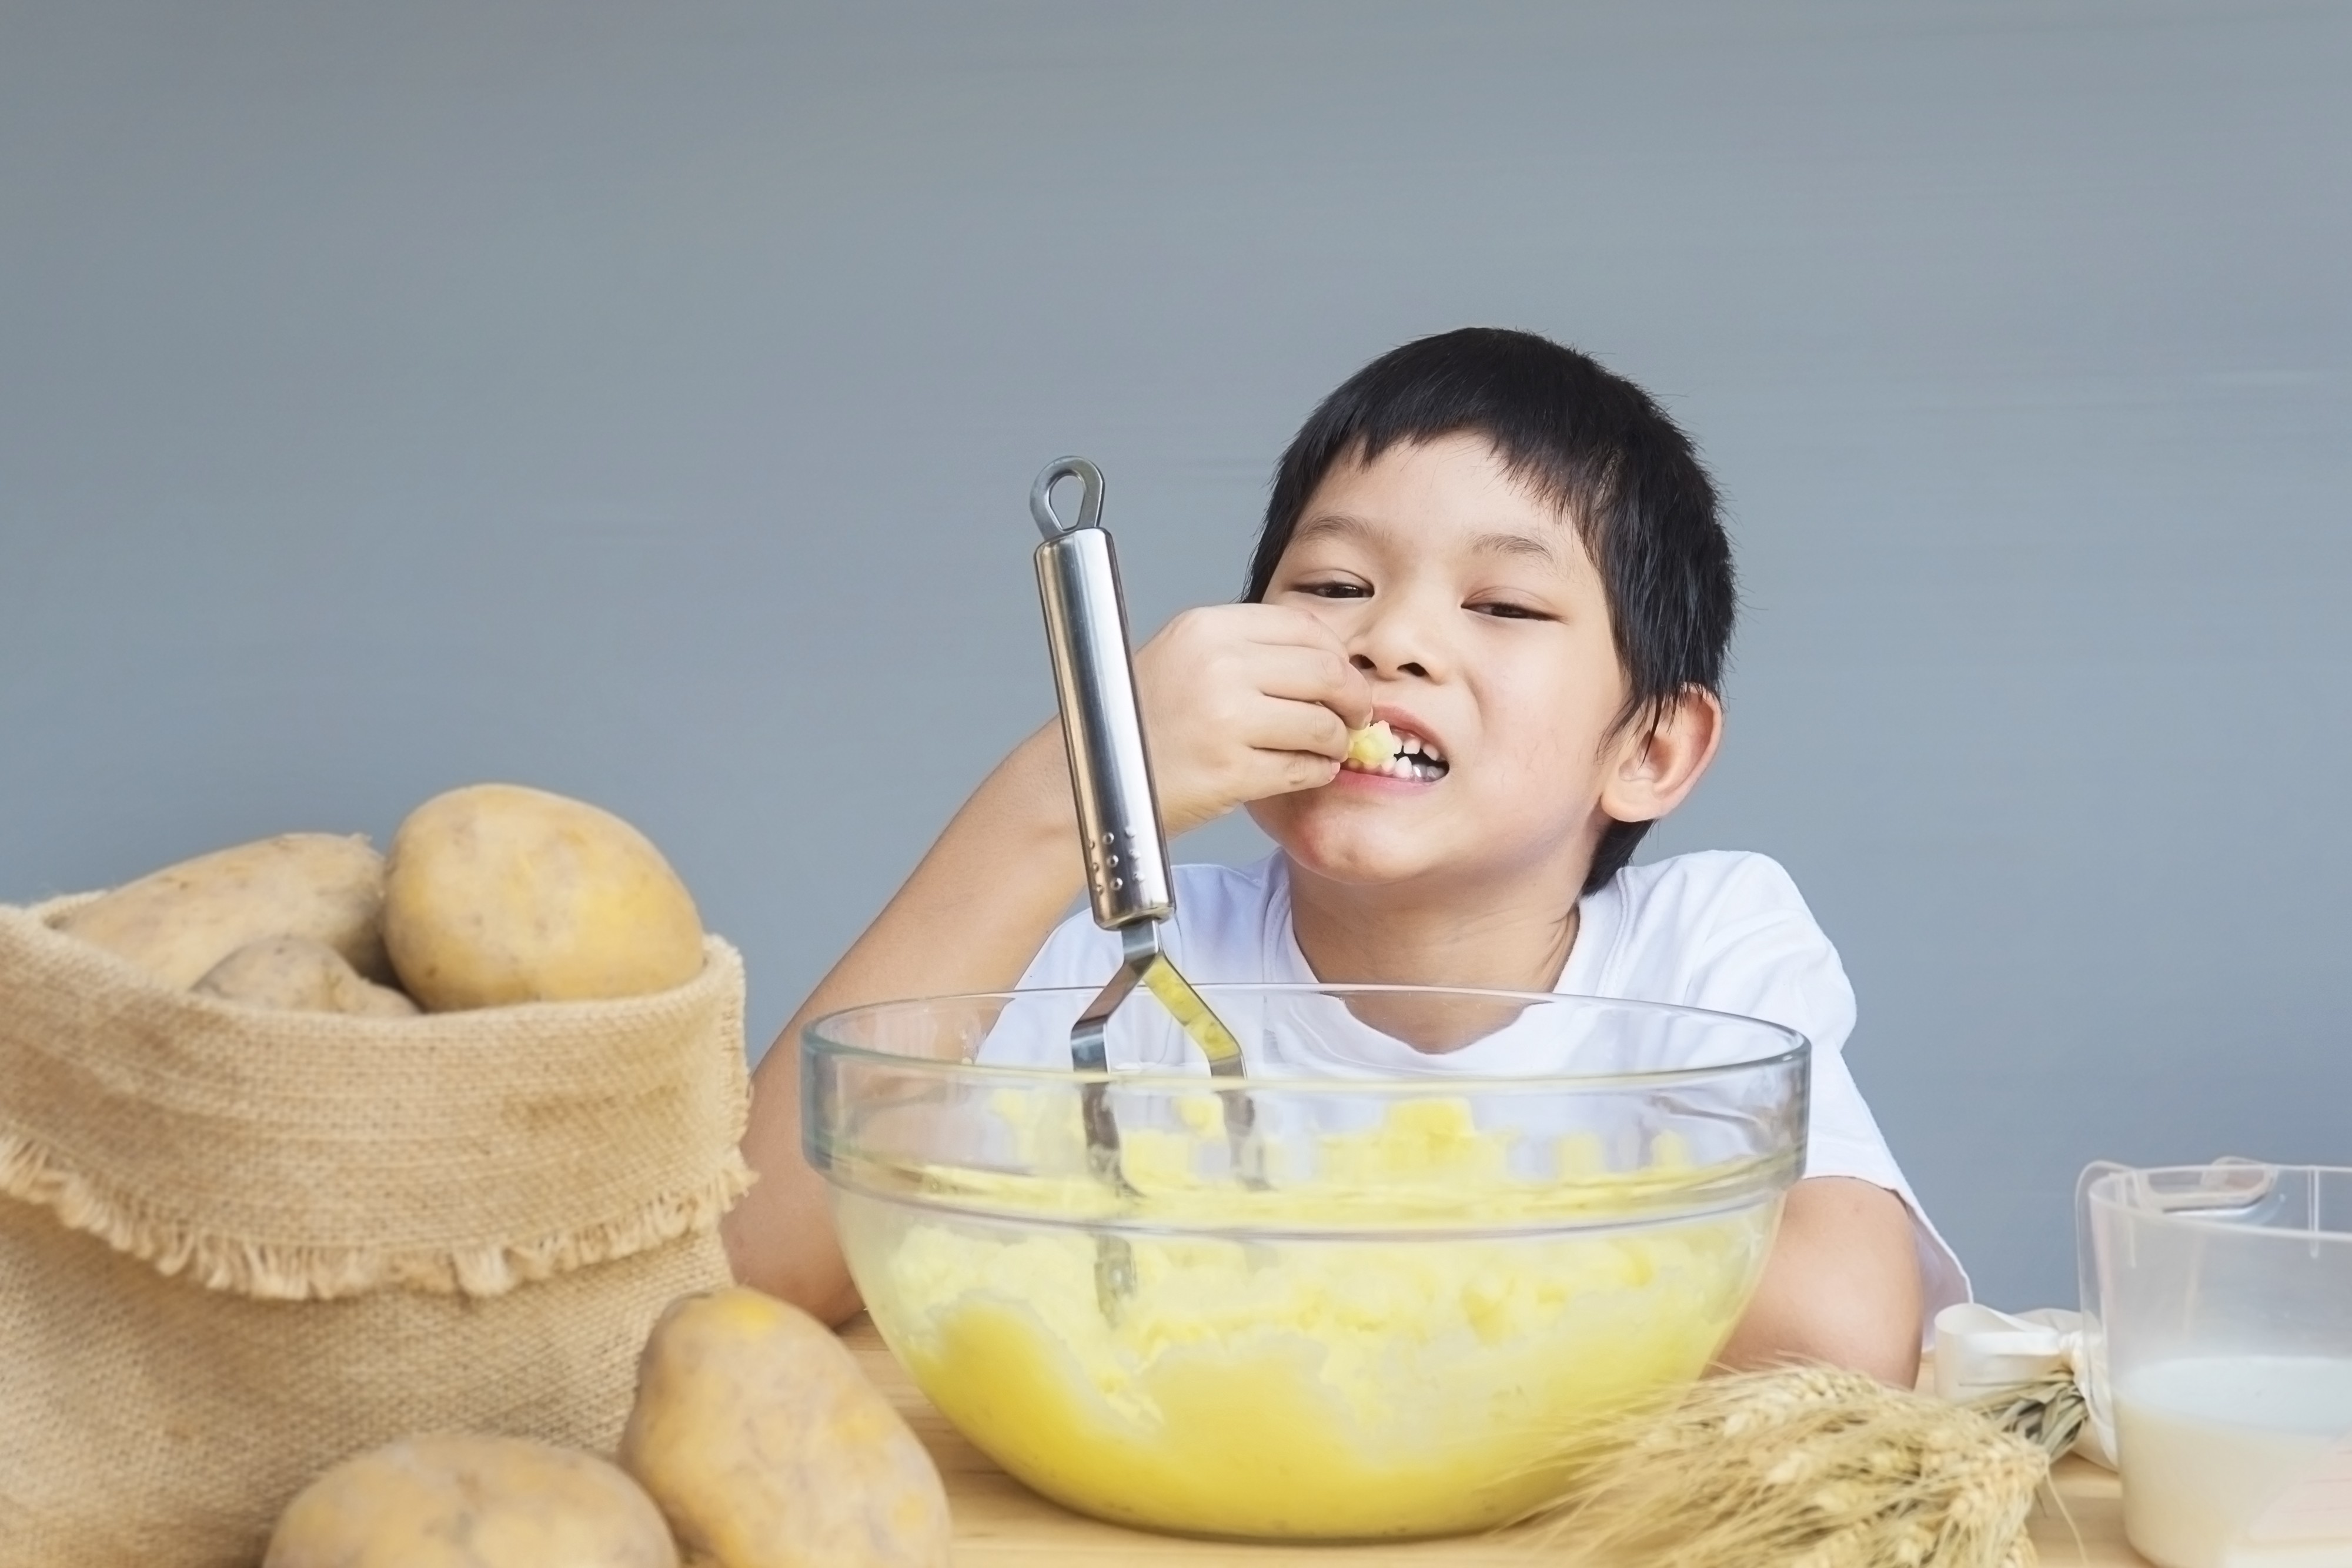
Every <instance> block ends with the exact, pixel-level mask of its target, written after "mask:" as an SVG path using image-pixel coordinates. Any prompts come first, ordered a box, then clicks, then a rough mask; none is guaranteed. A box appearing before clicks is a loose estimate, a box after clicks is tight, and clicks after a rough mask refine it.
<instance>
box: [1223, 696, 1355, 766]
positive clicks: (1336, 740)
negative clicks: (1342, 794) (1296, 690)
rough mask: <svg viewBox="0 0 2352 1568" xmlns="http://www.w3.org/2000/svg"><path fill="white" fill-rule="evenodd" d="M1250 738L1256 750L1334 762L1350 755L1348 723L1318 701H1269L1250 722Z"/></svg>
mask: <svg viewBox="0 0 2352 1568" xmlns="http://www.w3.org/2000/svg"><path fill="white" fill-rule="evenodd" d="M1248 739H1249V745H1250V747H1252V749H1254V750H1257V751H1279V752H1290V753H1296V754H1299V755H1307V756H1313V757H1316V758H1324V759H1328V761H1330V762H1332V763H1334V764H1337V763H1338V762H1339V759H1340V758H1343V757H1345V756H1347V754H1348V726H1347V725H1346V723H1345V722H1343V721H1342V720H1341V719H1340V717H1339V715H1338V714H1336V713H1333V712H1332V711H1331V710H1330V709H1329V708H1328V707H1325V706H1323V705H1322V704H1321V703H1317V702H1307V701H1295V702H1276V703H1271V704H1268V705H1267V709H1266V711H1265V713H1264V715H1263V716H1260V717H1258V718H1257V719H1256V720H1255V722H1254V723H1252V724H1251V726H1250V734H1249V737H1248Z"/></svg>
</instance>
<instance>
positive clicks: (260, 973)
mask: <svg viewBox="0 0 2352 1568" xmlns="http://www.w3.org/2000/svg"><path fill="white" fill-rule="evenodd" d="M195 989H197V990H199V991H202V992H204V993H205V995H206V996H214V997H219V998H223V999H224V1000H226V1001H232V1002H244V1003H247V1005H249V1006H252V1007H257V1008H284V1009H290V1010H292V1011H296V1012H313V1013H355V1014H359V1015H362V1016H363V1017H370V1018H413V1017H415V1013H416V1004H415V1002H412V1001H410V1000H409V999H408V998H406V997H404V996H403V995H401V994H400V993H399V992H398V991H395V990H394V989H393V988H391V987H390V986H379V985H377V984H376V983H375V982H374V981H373V980H371V979H369V978H367V977H365V976H364V975H362V974H361V973H360V972H359V971H358V970H357V969H354V968H352V967H351V965H350V964H349V963H348V962H347V961H345V959H344V957H343V956H342V955H341V953H338V952H336V951H335V950H334V949H333V948H332V947H330V946H327V945H326V944H325V943H324V942H313V941H312V940H310V938H309V937H308V936H265V937H263V938H262V939H261V940H260V941H258V942H248V943H247V944H246V945H245V946H242V947H239V948H238V949H237V950H236V952H234V953H231V954H230V955H229V956H227V957H226V958H223V959H222V960H221V961H220V962H219V963H217V964H215V965H214V966H213V967H211V968H210V969H208V970H206V971H205V977H204V978H203V979H201V980H198V981H197V982H196V984H195Z"/></svg>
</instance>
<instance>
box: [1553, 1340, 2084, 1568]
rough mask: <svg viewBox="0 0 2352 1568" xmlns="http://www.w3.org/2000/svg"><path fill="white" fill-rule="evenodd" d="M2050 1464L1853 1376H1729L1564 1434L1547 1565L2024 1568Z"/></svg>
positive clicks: (1963, 1416)
mask: <svg viewBox="0 0 2352 1568" xmlns="http://www.w3.org/2000/svg"><path fill="white" fill-rule="evenodd" d="M2045 1430H2046V1428H2045ZM2050 1457H2051V1456H2050V1453H2049V1452H2048V1451H2045V1449H2044V1448H2042V1446H2040V1445H2039V1444H2038V1443H2036V1442H2034V1441H2032V1440H2030V1439H2029V1438H2027V1437H2021V1436H2019V1435H2017V1434H2016V1433H2014V1432H2012V1431H2010V1430H2008V1429H2005V1428H2004V1427H2003V1426H2002V1425H2001V1423H2000V1419H1999V1418H1998V1417H1997V1416H1994V1415H1991V1414H1988V1413H1986V1412H1984V1411H1980V1410H1978V1409H1973V1408H1970V1407H1968V1406H1958V1405H1950V1404H1947V1403H1945V1402H1944V1401H1942V1400H1939V1399H1935V1398H1931V1397H1929V1396H1925V1395H1920V1394H1913V1393H1908V1392H1906V1391H1904V1390H1901V1389H1896V1388H1890V1387H1888V1386H1887V1385H1885V1384H1882V1383H1880V1382H1878V1381H1877V1380H1875V1379H1874V1378H1871V1377H1867V1376H1864V1375H1861V1374H1859V1373H1849V1372H1840V1371H1835V1370H1832V1369H1830V1368H1825V1367H1796V1368H1789V1369H1786V1370H1781V1371H1775V1372H1761V1373H1746V1374H1739V1375H1731V1376H1725V1377H1716V1378H1709V1379H1706V1380H1705V1381H1703V1382H1701V1383H1699V1384H1698V1385H1696V1386H1695V1387H1692V1388H1690V1389H1688V1390H1685V1391H1684V1392H1683V1393H1681V1394H1680V1395H1679V1396H1676V1397H1675V1399H1674V1400H1673V1401H1672V1402H1671V1403H1668V1404H1664V1405H1663V1406H1660V1405H1653V1406H1644V1407H1641V1408H1637V1409H1631V1410H1624V1411H1621V1412H1619V1413H1617V1414H1615V1415H1613V1416H1609V1417H1607V1418H1605V1419H1603V1420H1601V1421H1599V1422H1597V1423H1595V1424H1593V1425H1591V1426H1590V1427H1585V1428H1583V1429H1581V1430H1580V1431H1577V1432H1575V1433H1573V1434H1571V1435H1570V1436H1569V1437H1566V1438H1564V1439H1563V1440H1562V1443H1561V1446H1560V1448H1559V1451H1558V1452H1557V1453H1555V1454H1554V1455H1553V1456H1551V1462H1552V1463H1554V1464H1557V1465H1559V1467H1561V1469H1563V1470H1565V1471H1568V1472H1570V1473H1573V1474H1575V1475H1576V1476H1577V1478H1578V1479H1577V1480H1576V1482H1575V1485H1574V1488H1573V1490H1572V1491H1571V1492H1570V1495H1569V1496H1568V1497H1567V1498H1565V1499H1564V1500H1562V1501H1561V1502H1560V1503H1559V1505H1557V1506H1556V1507H1555V1508H1553V1509H1551V1510H1549V1511H1546V1512H1545V1513H1544V1514H1543V1515H1542V1516H1541V1517H1544V1518H1545V1519H1547V1520H1548V1521H1549V1524H1550V1529H1549V1531H1547V1532H1546V1539H1547V1542H1548V1543H1549V1545H1550V1546H1551V1547H1553V1548H1555V1549H1561V1548H1564V1549H1565V1551H1566V1553H1567V1555H1566V1557H1565V1558H1564V1559H1556V1560H1564V1561H1566V1562H1568V1563H1608V1564H1610V1565H1612V1568H1643V1565H1646V1564H1662V1565H1663V1564H1668V1563H1671V1564H1673V1565H1674V1568H2030V1565H2031V1564H2032V1563H2033V1561H2034V1555H2033V1546H2032V1542H2030V1541H2029V1540H2028V1539H2027V1538H2026V1534H2025V1518H2026V1514H2027V1512H2028V1511H2030V1510H2031V1509H2032V1505H2033V1499H2034V1495H2035V1493H2036V1492H2037V1491H2038V1490H2040V1488H2041V1485H2042V1480H2043V1479H2045V1478H2046V1477H2047V1476H2048V1474H2049V1471H2050Z"/></svg>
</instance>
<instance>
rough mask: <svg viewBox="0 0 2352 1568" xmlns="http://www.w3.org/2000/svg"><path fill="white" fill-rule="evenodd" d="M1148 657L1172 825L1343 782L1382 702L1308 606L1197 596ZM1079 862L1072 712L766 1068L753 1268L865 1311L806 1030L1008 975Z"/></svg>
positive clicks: (1045, 926) (796, 1291)
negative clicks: (1219, 601)
mask: <svg viewBox="0 0 2352 1568" xmlns="http://www.w3.org/2000/svg"><path fill="white" fill-rule="evenodd" d="M1135 663H1136V687H1137V695H1138V697H1139V701H1140V702H1141V705H1142V707H1143V710H1144V714H1143V716H1144V722H1145V727H1146V730H1147V732H1148V733H1149V734H1150V737H1151V739H1152V747H1151V754H1152V762H1153V768H1154V773H1155V775H1156V778H1155V780H1154V781H1155V783H1156V785H1157V787H1158V793H1159V796H1160V812H1161V815H1162V817H1163V818H1164V819H1165V825H1166V830H1167V832H1168V835H1169V837H1171V838H1173V837H1174V836H1175V835H1176V834H1178V833H1181V832H1182V831H1185V830H1187V829H1189V828H1193V827H1197V826H1199V825H1200V824H1201V823H1202V822H1205V821H1209V820H1211V819H1212V818H1213V817H1216V816H1219V815H1222V814H1223V812H1225V811H1227V810H1231V809H1232V808H1233V807H1234V806H1235V805H1238V804H1240V803H1241V802H1243V801H1244V800H1260V799H1263V798H1264V797H1265V796H1267V795H1273V794H1278V793H1281V792H1283V791H1285V790H1290V789H1311V788H1313V787H1315V786H1318V785H1322V784H1328V783H1329V782H1330V781H1331V778H1332V775H1333V774H1335V773H1337V772H1338V771H1339V758H1341V757H1343V756H1345V755H1346V753H1347V749H1348V729H1349V726H1350V725H1355V724H1361V723H1364V722H1365V721H1366V720H1367V719H1369V717H1370V712H1371V700H1370V686H1369V685H1367V683H1366V682H1365V680H1364V678H1363V676H1362V675H1361V674H1358V673H1357V672H1356V670H1354V669H1353V668H1352V667H1351V666H1350V665H1349V663H1348V657H1347V651H1346V649H1345V647H1344V646H1343V645H1342V644H1341V643H1339V639H1338V637H1337V636H1336V635H1335V634H1334V633H1333V632H1330V631H1329V630H1328V628H1326V627H1325V626H1324V625H1323V624H1322V622H1319V621H1317V620H1316V619H1315V618H1314V617H1312V616H1310V615H1308V614H1307V613H1305V612H1302V611H1297V610H1291V609H1286V608H1280V607H1277V606H1274V605H1266V604H1225V605H1217V606H1213V607H1211V608H1208V609H1204V610H1193V611H1188V612H1185V613H1184V614H1182V615H1180V616H1178V617H1177V618H1176V619H1175V620H1174V621H1172V622H1170V623H1169V625H1168V626H1167V627H1166V628H1165V629H1164V630H1162V631H1161V632H1160V634H1159V635H1158V636H1156V637H1154V638H1153V639H1152V640H1151V641H1150V643H1148V644H1146V645H1145V646H1144V647H1143V648H1142V649H1140V650H1139V652H1138V653H1137V654H1136V661H1135ZM1080 869H1081V868H1080V864H1079V860H1078V837H1077V818H1076V810H1075V809H1074V808H1073V807H1072V805H1071V803H1070V778H1069V768H1068V762H1067V759H1066V756H1065V754H1064V751H1063V747H1062V731H1061V726H1060V725H1059V724H1050V725H1047V726H1046V727H1045V728H1043V729H1041V730H1039V731H1038V732H1037V733H1036V734H1034V735H1033V736H1031V737H1029V738H1028V739H1027V740H1024V741H1023V742H1022V743H1021V745H1020V746H1018V747H1015V748H1014V750H1013V754H1012V755H1011V756H1010V757H1008V758H1005V759H1004V761H1003V763H1001V764H999V765H998V767H997V768H996V770H995V771H994V772H993V773H991V774H990V775H989V776H988V778H987V779H986V780H985V781H984V782H983V783H982V785H981V787H980V788H979V789H977V790H975V791H974V792H973V794H972V796H971V800H967V801H966V802H965V803H964V806H963V809H962V810H960V811H958V812H957V813H956V814H955V817H954V819H953V820H952V821H950V822H949V824H948V827H947V831H945V832H943V833H941V834H940V838H939V841H938V842H937V843H935V844H933V845H932V846H931V849H930V852H929V853H928V854H926V855H925V856H924V857H923V859H922V862H921V863H920V864H919V865H918V866H917V867H916V868H915V871H914V874H913V875H911V876H909V877H908V879H907V882H906V884H905V885H904V886H902V887H901V888H899V890H898V894H896V895H895V896H894V897H893V898H892V899H891V900H890V902H889V903H888V904H886V905H885V906H884V907H883V910H882V913H881V914H880V915H877V916H876V917H875V920H874V924H873V925H869V926H867V927H866V931H865V934H864V935H863V936H859V937H858V939H857V941H856V944H855V945H854V946H851V948H850V949H849V951H848V952H847V953H846V954H845V955H843V956H842V959H841V961H840V962H839V963H838V964H835V966H834V967H833V970H832V972H831V973H830V974H828V975H826V976H825V977H824V980H823V981H821V982H819V984H818V986H817V988H816V989H815V990H814V992H812V993H811V994H810V996H809V998H808V1000H806V1001H804V1002H803V1003H802V1004H801V1006H800V1010H799V1011H797V1012H795V1013H794V1014H793V1017H792V1019H791V1021H790V1022H788V1023H786V1024H785V1025H784V1029H783V1032H782V1034H780V1035H778V1036H777V1037H776V1042H775V1044H774V1046H773V1047H772V1048H771V1049H770V1051H768V1054H767V1056H766V1057H765V1058H764V1059H763V1060H762V1061H761V1063H760V1066H759V1070H758V1071H756V1072H755V1073H754V1074H753V1075H752V1079H751V1125H750V1127H749V1128H748V1129H747V1130H746V1132H745V1134H744V1136H743V1155H744V1158H745V1159H746V1160H748V1161H749V1162H750V1164H751V1168H752V1169H753V1170H754V1171H756V1172H758V1173H759V1177H760V1179H759V1181H758V1182H757V1183H756V1184H755V1185H754V1186H752V1188H751V1191H750V1192H749V1193H747V1194H745V1195H744V1197H743V1200H742V1201H741V1202H740V1203H738V1204H737V1205H736V1206H735V1207H734V1208H733V1209H732V1210H731V1211H730V1213H729V1214H728V1216H727V1218H726V1221H725V1223H724V1224H723V1226H722V1227H721V1234H722V1235H723V1236H724V1237H725V1239H726V1242H727V1251H728V1258H729V1260H730V1263H731V1264H732V1265H733V1267H734V1270H735V1277H736V1278H737V1279H738V1280H740V1281H743V1282H744V1283H746V1284H749V1285H754V1286H757V1287H758V1288H760V1289H761V1290H763V1291H768V1292H769V1293H770V1294H772V1295H776V1296H781V1297H782V1298H783V1299H784V1300H785V1301H792V1302H793V1303H795V1304H796V1305H799V1306H801V1307H803V1308H805V1309H807V1310H808V1311H809V1312H814V1313H815V1314H816V1315H817V1316H819V1317H821V1318H824V1320H825V1321H826V1322H840V1321H841V1320H842V1319H844V1318H845V1317H847V1316H849V1315H850V1314H851V1313H853V1312H856V1310H857V1305H858V1302H857V1295H856V1291H855V1290H854V1289H853V1288H852V1286H851V1284H850V1281H849V1272H848V1269H847V1267H846V1265H845V1264H844V1262H843V1261H842V1257H841V1246H840V1242H839V1240H838V1239H836V1238H835V1235H834V1230H833V1220H832V1216H831V1214H830V1211H829V1210H828V1209H827V1207H826V1204H825V1195H824V1178H823V1177H821V1176H818V1175H817V1174H816V1172H815V1171H814V1170H813V1169H811V1168H810V1166H808V1164H807V1162H806V1161H805V1160H803V1158H802V1157H801V1118H800V1038H801V1030H802V1029H803V1028H804V1027H805V1026H806V1025H807V1023H808V1022H809V1020H810V1019H815V1018H820V1017H822V1016H824V1014H826V1013H829V1012H834V1011H836V1010H838V1009H842V1008H850V1007H857V1006H861V1005H863V1004H865V1003H868V1002H881V1001H890V1000H895V999H898V998H908V997H927V996H928V997H936V996H947V995H952V994H954V993H957V992H968V991H1001V990H1005V989H1008V988H1011V987H1012V986H1013V985H1015V984H1017V983H1018V982H1019V980H1020V978H1021V976H1022V973H1023V971H1024V970H1025V969H1026V968H1027V967H1029V961H1030V960H1031V959H1032V958H1033V957H1034V956H1036V953H1037V950H1038V949H1039V948H1040V947H1042V946H1045V939H1046V938H1047V937H1048V936H1051V935H1052V934H1053V930H1054V926H1055V924H1056V923H1057V922H1058V921H1059V920H1060V919H1061V917H1062V914H1063V911H1064V910H1066V908H1067V907H1068V906H1069V903H1070V900H1071V898H1072V896H1073V895H1075V894H1076V892H1077V891H1078V886H1079V878H1080ZM1105 978H1106V979H1108V975H1106V976H1105Z"/></svg>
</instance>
